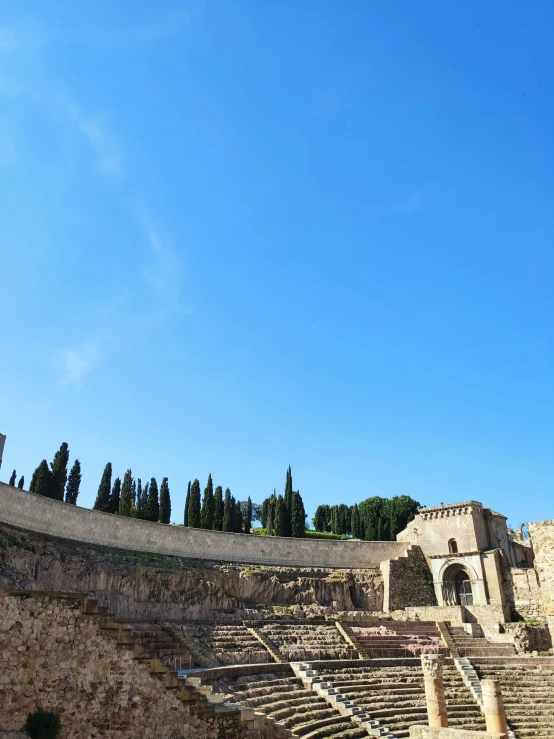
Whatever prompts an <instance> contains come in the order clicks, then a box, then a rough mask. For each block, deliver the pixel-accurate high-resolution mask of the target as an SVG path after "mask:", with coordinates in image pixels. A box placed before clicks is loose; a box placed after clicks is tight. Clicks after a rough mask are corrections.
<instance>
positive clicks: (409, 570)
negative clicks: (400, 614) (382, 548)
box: [381, 547, 437, 612]
mask: <svg viewBox="0 0 554 739" xmlns="http://www.w3.org/2000/svg"><path fill="white" fill-rule="evenodd" d="M381 572H382V574H383V582H384V586H385V591H384V603H383V610H384V611H387V612H388V611H394V610H396V609H398V608H405V607H413V606H436V605H437V599H436V597H435V590H434V588H433V578H432V576H431V571H430V570H429V566H428V565H427V561H426V559H425V557H424V556H423V552H422V551H421V549H420V548H419V547H413V548H412V550H411V551H410V556H409V557H399V558H397V559H391V560H389V561H387V562H383V563H382V564H381Z"/></svg>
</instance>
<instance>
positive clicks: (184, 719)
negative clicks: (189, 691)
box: [0, 595, 265, 739]
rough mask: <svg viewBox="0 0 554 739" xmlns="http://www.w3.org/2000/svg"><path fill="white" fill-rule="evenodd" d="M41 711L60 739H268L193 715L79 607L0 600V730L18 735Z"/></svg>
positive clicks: (236, 724) (228, 718)
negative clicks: (53, 719)
mask: <svg viewBox="0 0 554 739" xmlns="http://www.w3.org/2000/svg"><path fill="white" fill-rule="evenodd" d="M37 705H41V706H42V707H43V708H45V709H47V710H52V711H55V712H56V713H59V714H60V717H61V720H62V725H63V729H62V733H61V739H94V738H97V739H101V738H102V739H151V738H152V737H156V739H181V738H182V739H184V738H185V737H187V738H188V739H190V737H195V739H223V738H224V737H225V738H226V739H262V736H263V737H264V738H265V731H264V732H263V734H262V732H260V731H254V730H249V729H247V728H245V727H244V725H243V724H241V723H240V721H239V719H238V716H237V714H232V713H228V714H227V715H225V714H223V715H222V716H218V715H206V716H199V715H196V714H195V709H194V705H195V704H194V703H190V704H189V703H182V702H181V701H180V700H179V698H178V697H177V695H176V694H175V693H174V692H171V691H168V690H166V689H165V687H164V686H163V683H162V682H161V681H160V680H158V679H156V678H155V677H153V676H152V675H151V674H150V672H149V669H148V667H147V665H146V664H145V663H144V662H138V661H135V660H133V659H132V652H131V651H126V650H119V649H117V647H116V645H115V643H114V642H113V641H112V640H111V639H110V637H106V636H104V635H103V634H102V632H100V629H99V618H98V617H91V616H85V615H82V613H81V609H80V602H79V601H75V600H71V599H67V598H59V599H57V600H56V599H55V598H54V599H51V598H48V597H47V596H39V597H36V598H22V597H11V596H5V595H3V596H0V729H7V730H20V729H21V728H22V726H23V725H24V723H25V719H26V717H27V714H28V713H29V712H30V711H33V710H35V709H36V707H37Z"/></svg>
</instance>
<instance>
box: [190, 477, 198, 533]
mask: <svg viewBox="0 0 554 739" xmlns="http://www.w3.org/2000/svg"><path fill="white" fill-rule="evenodd" d="M188 525H189V526H190V527H191V528H193V529H199V528H200V482H199V480H198V479H195V480H194V482H193V483H192V486H191V488H190V500H189V515H188Z"/></svg>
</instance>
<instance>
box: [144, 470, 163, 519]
mask: <svg viewBox="0 0 554 739" xmlns="http://www.w3.org/2000/svg"><path fill="white" fill-rule="evenodd" d="M146 520H147V521H154V523H155V522H156V521H159V520H160V499H159V497H158V483H157V482H156V478H155V477H151V478H150V487H149V489H148V498H147V501H146Z"/></svg>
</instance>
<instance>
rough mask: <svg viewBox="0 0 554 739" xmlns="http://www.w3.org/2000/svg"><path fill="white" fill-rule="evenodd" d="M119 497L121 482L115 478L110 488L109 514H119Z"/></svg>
mask: <svg viewBox="0 0 554 739" xmlns="http://www.w3.org/2000/svg"><path fill="white" fill-rule="evenodd" d="M120 497H121V480H120V478H119V477H116V478H115V482H114V484H113V487H112V492H111V495H110V508H109V512H110V513H119V499H120Z"/></svg>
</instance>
